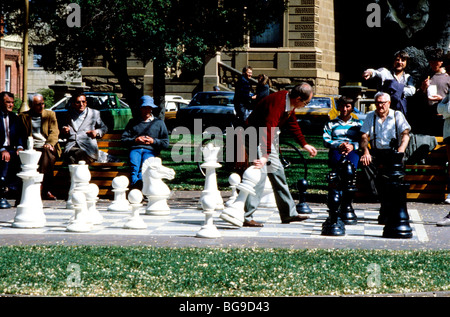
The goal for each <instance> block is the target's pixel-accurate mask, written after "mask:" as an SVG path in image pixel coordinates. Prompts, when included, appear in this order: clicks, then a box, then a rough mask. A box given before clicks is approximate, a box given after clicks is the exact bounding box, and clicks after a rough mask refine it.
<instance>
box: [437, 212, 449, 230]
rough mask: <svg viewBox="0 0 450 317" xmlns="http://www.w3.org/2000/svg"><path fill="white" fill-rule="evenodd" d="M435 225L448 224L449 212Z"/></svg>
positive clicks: (442, 225)
mask: <svg viewBox="0 0 450 317" xmlns="http://www.w3.org/2000/svg"><path fill="white" fill-rule="evenodd" d="M436 225H437V226H439V227H444V226H450V213H449V214H448V215H447V216H445V217H444V219H442V220H441V221H438V222H437V223H436Z"/></svg>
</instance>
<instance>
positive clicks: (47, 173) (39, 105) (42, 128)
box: [19, 94, 61, 200]
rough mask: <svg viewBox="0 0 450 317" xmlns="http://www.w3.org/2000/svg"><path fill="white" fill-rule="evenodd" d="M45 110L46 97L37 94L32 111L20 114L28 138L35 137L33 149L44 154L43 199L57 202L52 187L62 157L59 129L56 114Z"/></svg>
mask: <svg viewBox="0 0 450 317" xmlns="http://www.w3.org/2000/svg"><path fill="white" fill-rule="evenodd" d="M44 108H45V103H44V97H43V96H42V95H40V94H36V95H34V96H33V97H32V100H31V104H30V110H28V111H26V112H23V113H21V114H19V118H20V119H22V123H23V125H24V126H25V133H26V136H28V137H30V136H31V137H33V148H34V149H35V150H37V151H40V152H41V153H42V154H41V157H40V159H39V163H38V164H39V168H38V172H39V173H42V174H44V179H43V181H42V185H41V196H42V199H49V200H56V197H55V196H54V195H53V194H52V193H51V187H52V183H53V169H54V166H55V162H56V159H57V158H58V157H60V156H61V147H60V146H59V143H58V137H59V129H58V122H57V120H56V114H55V113H54V112H53V111H51V110H47V109H44Z"/></svg>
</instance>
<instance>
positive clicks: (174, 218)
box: [0, 206, 428, 242]
mask: <svg viewBox="0 0 450 317" xmlns="http://www.w3.org/2000/svg"><path fill="white" fill-rule="evenodd" d="M143 208H145V206H144V207H143ZM97 209H98V210H99V211H100V213H101V214H102V215H103V218H104V219H103V223H102V224H100V225H95V226H94V227H93V229H92V231H90V232H87V233H83V234H94V235H101V234H103V235H151V236H180V237H181V236H191V237H192V236H195V235H196V233H197V232H198V231H199V230H200V228H201V226H202V225H203V224H204V221H205V216H204V214H203V213H202V211H201V210H200V209H195V208H184V209H180V208H171V212H170V215H168V216H152V215H145V214H144V210H143V209H142V210H141V217H142V219H143V220H144V221H145V223H146V224H147V229H145V230H136V229H123V225H124V223H125V222H126V221H127V218H128V217H129V216H130V215H131V212H112V211H107V210H106V207H101V206H97ZM312 210H313V213H312V214H310V219H307V220H305V221H302V222H293V223H290V224H282V223H281V221H280V216H279V214H278V211H277V210H276V209H271V208H260V209H259V210H257V211H256V212H255V214H254V220H256V221H259V222H262V223H264V227H262V228H250V227H242V228H238V227H235V226H233V225H231V224H229V223H228V222H225V221H223V220H222V219H220V218H219V215H220V211H217V212H216V213H215V216H214V224H215V225H216V227H217V229H218V230H219V232H220V234H221V236H222V237H234V238H237V237H248V238H251V237H259V238H262V237H268V238H276V237H278V238H294V239H298V238H319V239H378V240H379V239H380V238H381V239H384V238H383V237H382V234H383V228H384V226H383V225H379V224H378V223H377V217H378V214H379V211H378V209H365V210H362V209H356V210H355V213H356V215H357V216H358V223H357V224H356V225H347V226H346V227H345V228H346V234H345V236H340V237H329V236H322V235H321V230H322V223H323V222H324V221H325V219H326V218H327V216H328V213H327V209H326V208H317V207H313V208H312ZM44 213H45V216H46V220H47V223H46V225H45V226H44V227H42V228H26V229H25V228H13V227H12V223H13V221H14V219H11V220H10V221H8V222H3V223H0V234H52V233H58V234H62V233H64V234H67V235H70V234H73V232H67V231H66V227H67V224H68V221H69V219H70V218H71V217H72V216H73V214H74V211H73V210H70V209H58V208H49V207H45V208H44ZM408 213H409V216H410V220H411V227H412V229H413V238H412V239H409V240H416V241H421V242H425V241H428V236H427V233H426V231H425V228H424V225H423V221H422V220H421V218H420V215H419V214H418V212H417V210H414V209H412V210H411V209H409V210H408Z"/></svg>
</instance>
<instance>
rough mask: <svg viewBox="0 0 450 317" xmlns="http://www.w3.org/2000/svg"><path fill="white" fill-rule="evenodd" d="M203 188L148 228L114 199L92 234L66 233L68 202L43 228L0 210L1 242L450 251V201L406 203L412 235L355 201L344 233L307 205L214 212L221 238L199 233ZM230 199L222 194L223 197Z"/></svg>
mask: <svg viewBox="0 0 450 317" xmlns="http://www.w3.org/2000/svg"><path fill="white" fill-rule="evenodd" d="M199 197H200V192H197V191H192V192H191V191H174V192H173V194H172V196H171V198H170V199H169V201H168V203H169V206H170V207H171V213H170V215H169V216H149V215H142V218H143V219H144V221H145V222H146V224H147V229H146V230H130V229H123V228H122V226H123V224H124V222H125V221H126V218H127V217H128V216H129V214H130V213H128V212H111V211H107V210H106V209H107V207H108V206H109V204H110V201H107V200H100V201H99V202H98V204H97V209H98V210H99V211H100V212H101V214H102V215H103V217H104V221H103V223H102V224H101V225H97V226H95V227H94V228H93V230H92V231H90V232H88V233H73V232H67V231H66V226H67V222H68V220H69V219H70V217H71V216H72V215H73V211H72V210H69V209H65V201H61V200H59V201H44V212H45V214H46V219H47V224H46V226H45V227H44V228H37V229H19V228H13V227H12V222H13V219H14V216H15V212H16V209H15V208H11V209H4V210H0V245H29V244H58V245H78V244H88V245H123V246H142V245H146V246H160V247H163V246H168V247H262V248H277V247H282V248H362V249H393V250H404V249H435V250H439V249H445V250H448V249H449V246H450V244H449V242H448V241H449V238H450V227H437V226H436V221H438V220H440V219H442V218H443V217H444V216H445V215H446V214H447V213H448V212H449V210H450V205H445V204H426V203H408V212H409V214H410V218H411V227H412V228H413V238H411V239H386V238H383V237H382V231H383V226H382V225H378V224H377V221H376V217H377V215H378V208H379V205H378V204H374V203H355V204H354V208H355V210H356V213H357V215H358V218H359V221H358V224H357V225H355V226H346V231H347V232H346V235H345V236H342V237H326V236H322V235H321V234H320V229H321V225H322V223H323V221H324V220H325V219H326V217H327V211H326V206H325V205H324V204H321V203H308V204H309V206H310V207H311V208H312V209H313V214H311V218H310V219H308V220H306V221H304V222H300V223H291V224H281V222H280V219H279V215H278V212H277V210H276V209H274V208H261V209H260V210H258V211H257V212H256V214H255V220H257V221H261V222H263V223H264V224H265V225H264V227H263V228H247V227H244V228H237V227H234V226H232V225H230V224H228V223H226V222H224V221H222V220H221V219H220V218H218V215H219V214H220V212H217V213H216V216H215V217H214V223H215V225H216V227H217V228H218V230H219V232H220V233H221V237H220V238H216V239H205V238H198V237H196V233H197V231H198V230H199V229H200V228H201V226H202V225H203V223H204V220H205V217H204V215H203V213H202V211H201V210H200V209H198V208H197V205H198V200H199ZM228 197H229V193H228V192H224V193H223V198H224V201H226V200H227V199H228Z"/></svg>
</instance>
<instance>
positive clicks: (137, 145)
mask: <svg viewBox="0 0 450 317" xmlns="http://www.w3.org/2000/svg"><path fill="white" fill-rule="evenodd" d="M156 108H158V107H157V106H156V105H155V103H154V102H153V98H152V97H150V96H143V97H142V98H141V106H140V111H141V117H140V118H132V119H131V120H130V121H129V122H128V124H127V126H126V127H125V131H124V132H123V134H122V141H123V142H125V143H126V144H127V146H129V147H130V148H131V150H130V165H131V184H130V187H131V188H139V189H142V170H141V168H142V163H143V162H144V161H145V160H146V159H148V158H149V157H153V156H158V155H159V153H160V152H161V150H163V149H167V148H168V147H169V133H168V132H167V128H166V125H165V123H164V121H163V120H161V119H158V118H156V117H154V116H153V114H152V110H153V109H156Z"/></svg>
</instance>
